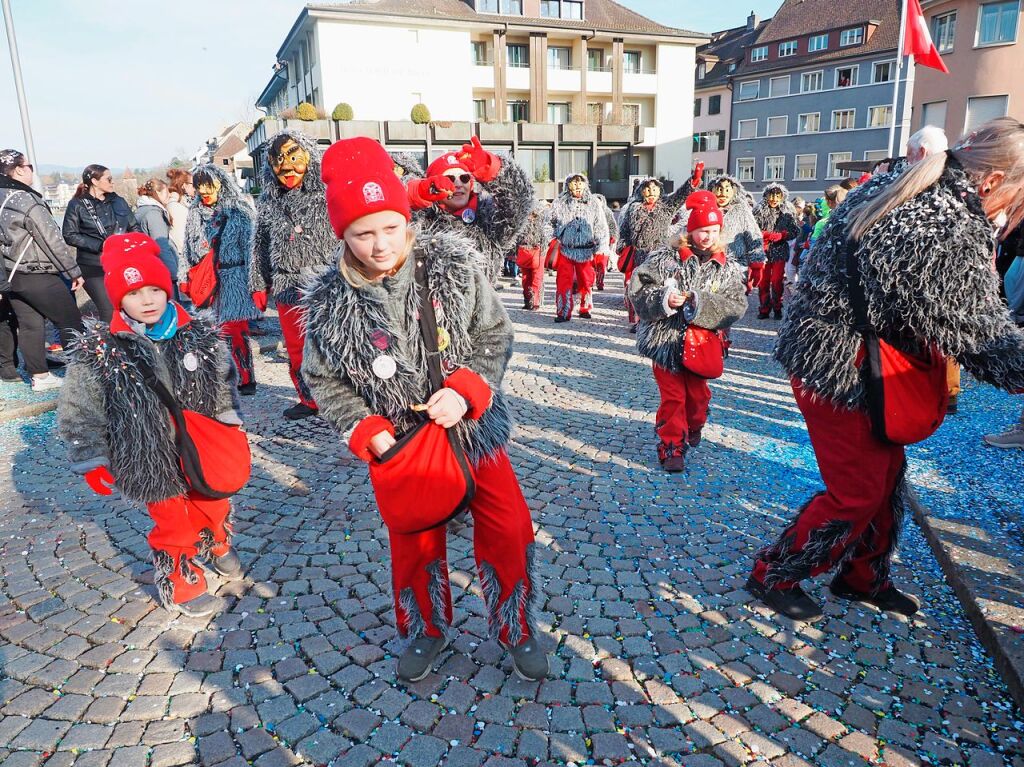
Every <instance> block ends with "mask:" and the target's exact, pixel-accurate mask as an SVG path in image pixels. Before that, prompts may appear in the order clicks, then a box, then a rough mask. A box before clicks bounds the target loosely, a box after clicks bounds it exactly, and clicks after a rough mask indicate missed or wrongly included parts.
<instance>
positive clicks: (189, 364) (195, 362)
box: [181, 352, 199, 373]
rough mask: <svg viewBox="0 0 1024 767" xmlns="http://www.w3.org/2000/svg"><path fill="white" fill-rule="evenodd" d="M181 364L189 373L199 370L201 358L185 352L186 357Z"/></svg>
mask: <svg viewBox="0 0 1024 767" xmlns="http://www.w3.org/2000/svg"><path fill="white" fill-rule="evenodd" d="M181 364H182V365H183V366H184V367H185V370H187V371H188V372H189V373H195V372H196V371H197V370H199V358H198V357H196V355H195V354H194V353H193V352H185V356H184V357H182V358H181Z"/></svg>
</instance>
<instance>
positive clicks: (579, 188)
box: [569, 176, 587, 200]
mask: <svg viewBox="0 0 1024 767" xmlns="http://www.w3.org/2000/svg"><path fill="white" fill-rule="evenodd" d="M586 187H587V182H586V181H584V180H583V179H582V178H580V177H579V176H576V177H575V178H574V179H572V180H571V181H570V182H569V194H571V195H572V196H573V197H575V198H576V199H577V200H578V199H579V198H581V197H582V196H583V190H584V189H586Z"/></svg>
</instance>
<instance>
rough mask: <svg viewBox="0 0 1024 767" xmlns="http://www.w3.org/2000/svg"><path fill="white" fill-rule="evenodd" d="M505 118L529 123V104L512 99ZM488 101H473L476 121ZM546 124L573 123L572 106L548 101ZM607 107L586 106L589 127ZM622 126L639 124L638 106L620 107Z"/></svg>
mask: <svg viewBox="0 0 1024 767" xmlns="http://www.w3.org/2000/svg"><path fill="white" fill-rule="evenodd" d="M506 103H507V107H506V112H505V117H506V119H507V120H508V121H509V122H513V123H514V122H530V102H529V101H527V100H525V99H513V100H511V101H508V102H506ZM487 105H488V99H473V112H474V117H475V119H476V120H477V121H480V122H483V121H485V120H487V119H488V117H489V116H488V114H487ZM547 107H548V111H547V122H549V123H551V124H552V125H567V124H569V123H571V122H573V109H572V104H571V103H569V102H568V101H549V102H548V104H547ZM607 109H608V105H607V104H603V103H601V102H599V101H594V102H590V103H588V104H587V120H586V122H587V123H588V124H590V125H601V124H602V123H604V118H605V115H606V114H607ZM622 124H623V125H639V124H640V105H639V104H623V105H622ZM723 133H724V131H723Z"/></svg>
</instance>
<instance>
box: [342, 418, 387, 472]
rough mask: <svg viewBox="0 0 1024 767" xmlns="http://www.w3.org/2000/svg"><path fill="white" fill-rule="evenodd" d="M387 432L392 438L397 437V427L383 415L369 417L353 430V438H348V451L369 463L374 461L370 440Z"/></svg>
mask: <svg viewBox="0 0 1024 767" xmlns="http://www.w3.org/2000/svg"><path fill="white" fill-rule="evenodd" d="M382 431H386V432H387V433H388V434H390V435H391V436H392V437H393V436H395V425H394V424H393V423H391V421H389V420H388V419H387V418H385V417H384V416H382V415H368V416H366V418H364V419H363V420H362V421H360V422H359V424H358V425H357V426H356V428H354V429H353V430H352V436H351V437H349V438H348V449H349V450H351V451H352V452H353V454H355V456H356V457H357V458H360V459H362V460H364V461H366V462H367V463H369V462H370V461H372V460H373V459H374V457H375V456H374V455H373V453H371V452H370V440H372V439H373V438H374V437H376V436H377V435H378V434H380V433H381V432H382Z"/></svg>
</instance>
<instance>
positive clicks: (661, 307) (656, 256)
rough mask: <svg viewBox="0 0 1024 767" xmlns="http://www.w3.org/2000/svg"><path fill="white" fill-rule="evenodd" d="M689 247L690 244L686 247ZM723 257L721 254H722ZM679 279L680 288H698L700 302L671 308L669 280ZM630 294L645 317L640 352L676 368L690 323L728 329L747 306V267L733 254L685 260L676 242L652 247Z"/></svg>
mask: <svg viewBox="0 0 1024 767" xmlns="http://www.w3.org/2000/svg"><path fill="white" fill-rule="evenodd" d="M683 252H684V253H685V252H686V251H685V250H684V251H683ZM719 258H721V256H720V257H719ZM670 278H671V279H674V280H675V281H676V284H677V288H678V290H679V291H680V292H684V293H685V292H691V291H692V292H693V293H694V302H693V303H692V304H687V305H684V306H683V307H682V308H681V309H680V310H678V311H675V312H673V313H672V314H671V315H670V314H669V310H668V304H667V298H668V292H669V290H671V288H670V287H668V286H667V285H666V284H665V281H666V280H668V279H670ZM629 299H630V301H631V302H632V304H633V307H634V309H635V310H636V313H637V316H638V317H639V318H640V324H639V326H638V327H637V331H636V345H637V349H638V350H639V352H640V354H642V355H643V356H645V357H648V358H650V359H651V360H653V361H654V363H655V364H657V365H658V366H660V367H663V368H665V369H666V370H670V371H672V372H679V371H680V370H681V369H682V351H683V335H684V333H685V332H686V327H687V325H691V324H692V325H696V326H697V327H702V328H707V329H708V330H724V329H725V328H728V327H729V326H730V325H732V324H733V323H735V322H736V321H737V320H739V319H740V318H741V317H742V316H743V315H744V313H745V312H746V311H747V297H746V294H745V292H744V281H743V268H742V267H741V266H740V265H739V264H737V263H736V262H735V261H733V260H731V259H726V260H725V261H724V263H723V262H722V261H720V260H718V259H715V258H714V257H695V258H693V257H691V258H686V259H685V260H683V259H681V258H680V253H679V252H677V251H674V250H672V249H671V248H662V249H661V250H658V251H655V252H654V253H652V254H651V255H650V256H649V257H648V258H647V260H646V261H645V262H644V263H643V264H642V265H641V266H638V267H637V268H636V269H635V270H634V271H633V276H632V277H631V278H630V280H629Z"/></svg>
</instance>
